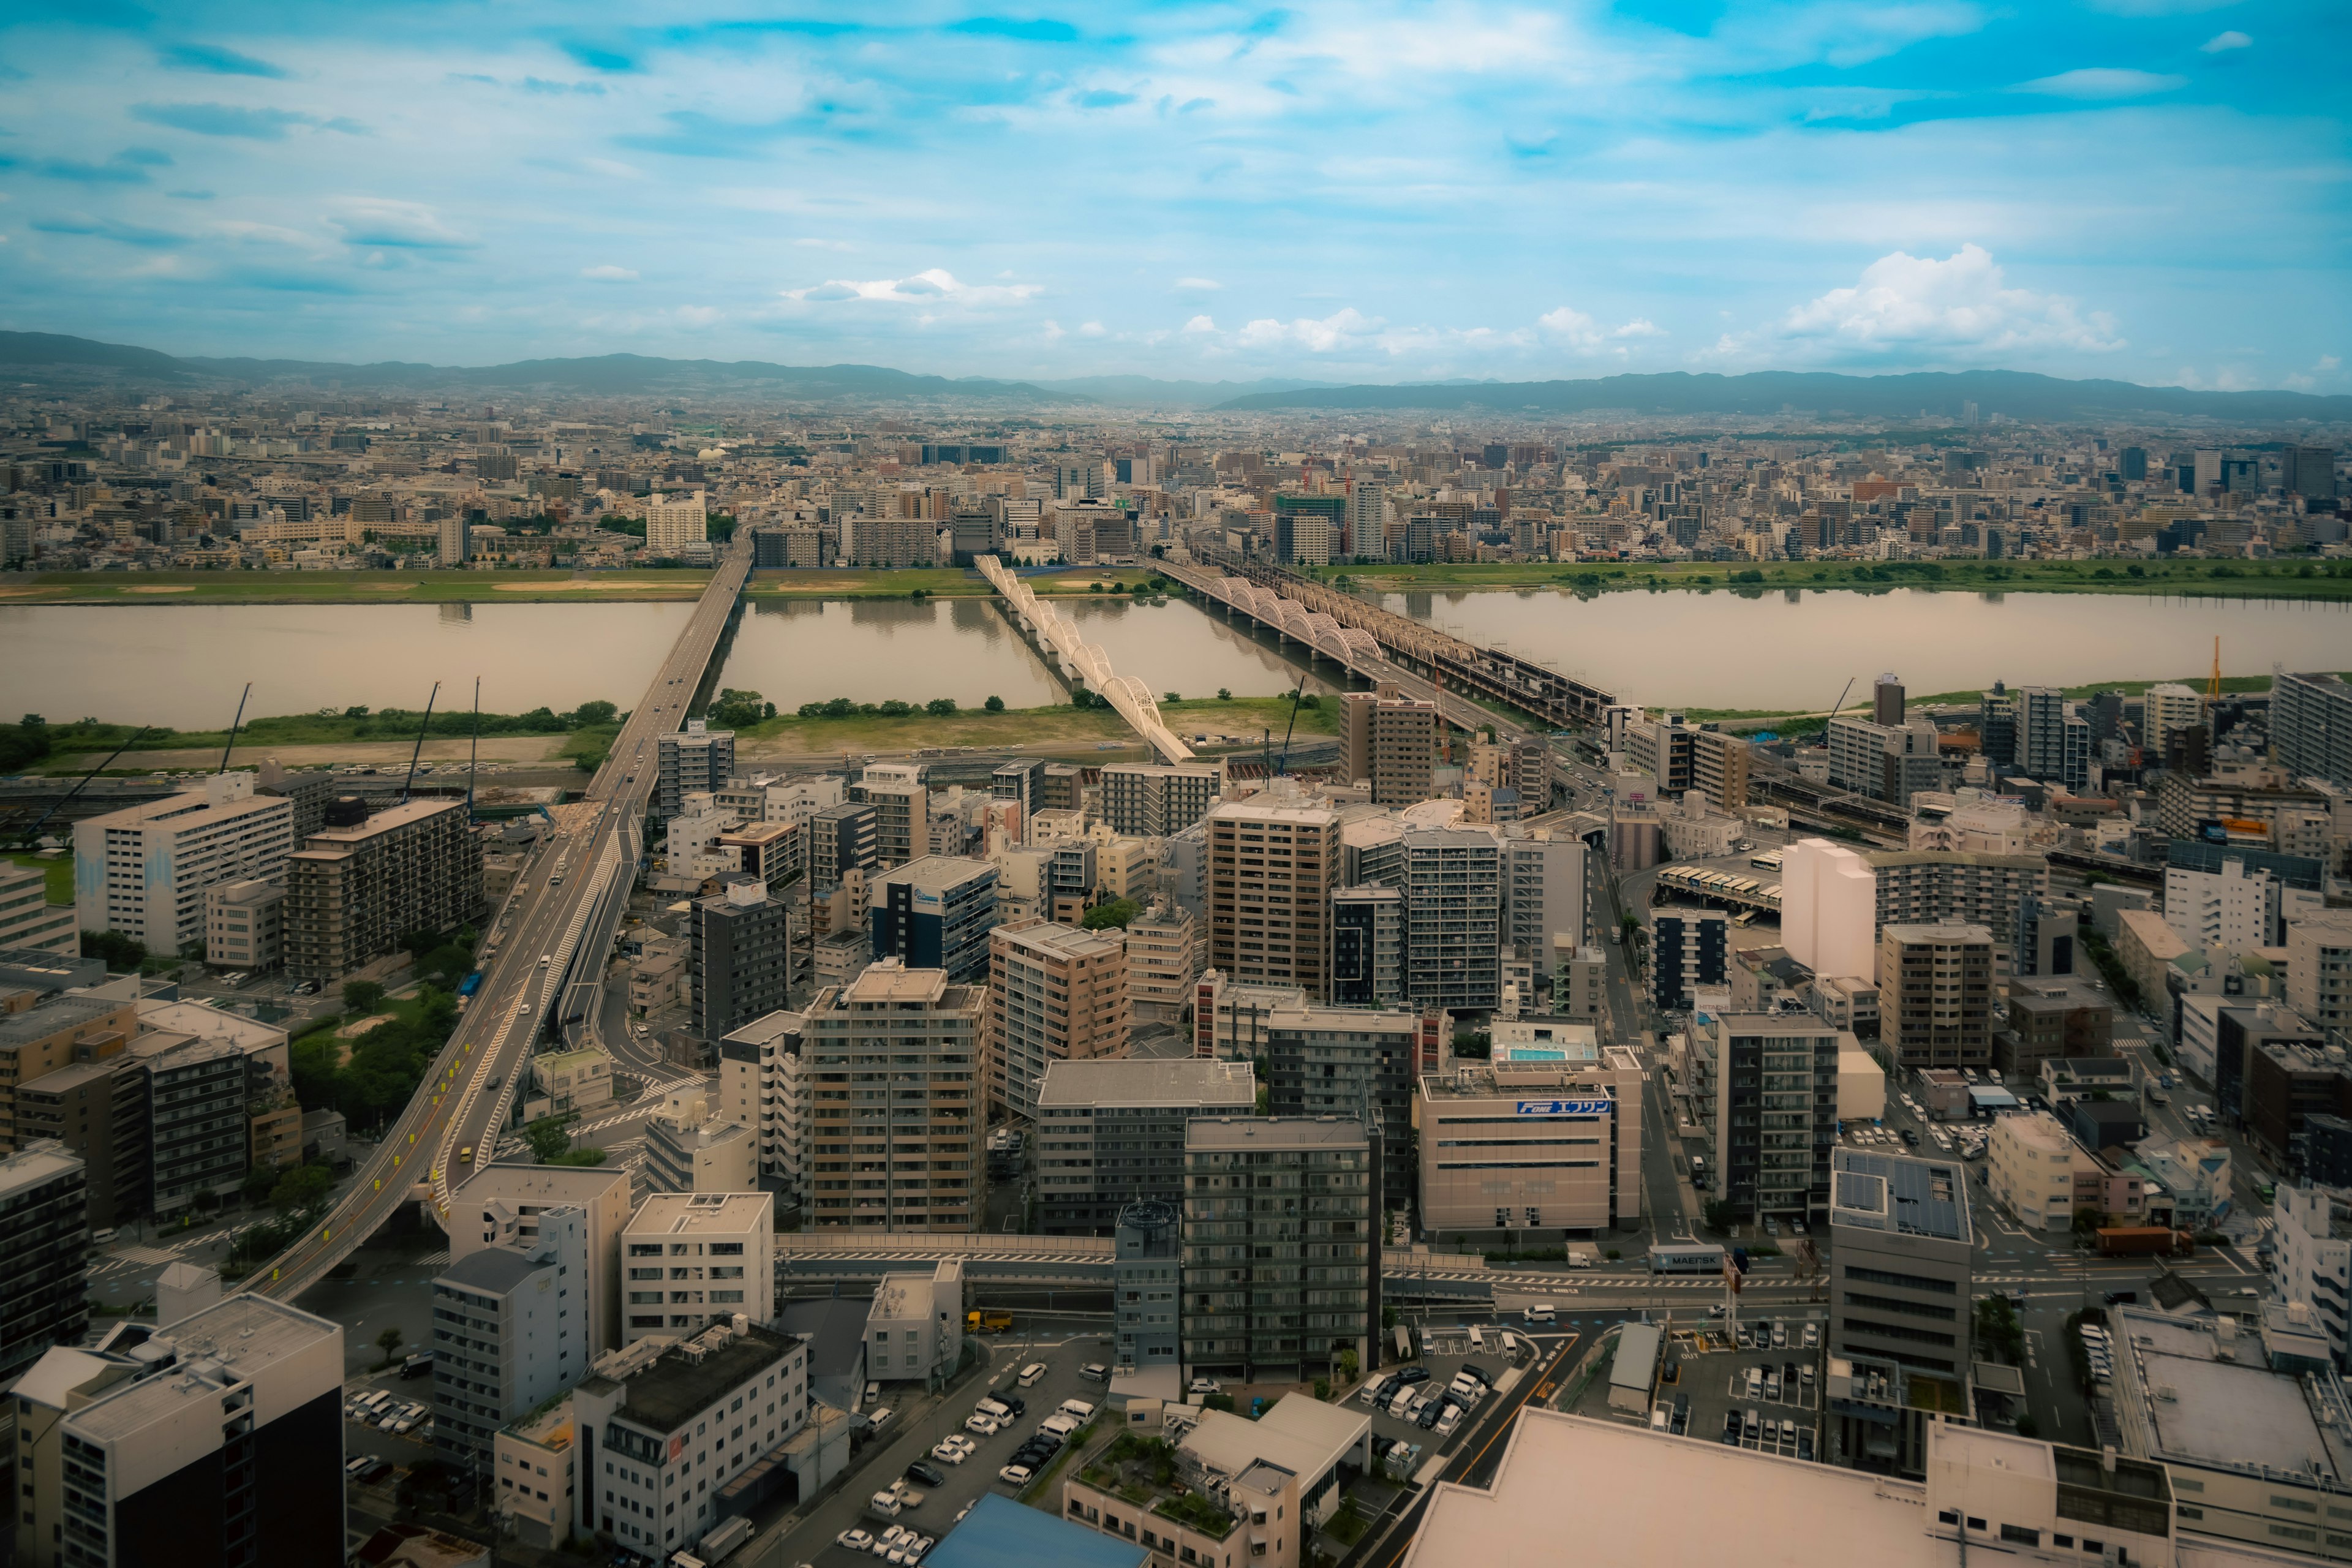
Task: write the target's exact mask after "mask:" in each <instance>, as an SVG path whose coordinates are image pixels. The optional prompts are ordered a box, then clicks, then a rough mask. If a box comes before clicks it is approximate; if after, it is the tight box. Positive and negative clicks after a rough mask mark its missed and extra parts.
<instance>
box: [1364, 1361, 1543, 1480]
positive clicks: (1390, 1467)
mask: <svg viewBox="0 0 2352 1568" xmlns="http://www.w3.org/2000/svg"><path fill="white" fill-rule="evenodd" d="M1544 1332H1545V1333H1546V1334H1547V1335H1548V1336H1555V1337H1551V1338H1548V1339H1547V1340H1546V1343H1547V1344H1557V1343H1558V1340H1557V1337H1556V1335H1557V1331H1556V1330H1554V1329H1546V1330H1545V1331H1544ZM1571 1332H1572V1331H1571ZM1474 1333H1475V1336H1476V1338H1475V1341H1474V1339H1473V1337H1472V1336H1473V1334H1474ZM1506 1336H1507V1338H1506ZM1414 1349H1415V1350H1416V1351H1418V1352H1420V1353H1419V1354H1418V1355H1417V1356H1416V1357H1415V1359H1413V1360H1412V1361H1409V1362H1392V1363H1388V1364H1384V1365H1383V1366H1381V1368H1380V1370H1378V1371H1377V1372H1375V1373H1373V1374H1372V1375H1371V1376H1370V1377H1369V1378H1367V1379H1366V1380H1365V1381H1364V1384H1363V1385H1362V1386H1360V1387H1359V1388H1357V1389H1355V1390H1353V1391H1351V1392H1350V1393H1349V1396H1348V1401H1349V1407H1350V1408H1352V1409H1354V1410H1356V1411H1358V1412H1360V1413H1362V1414H1367V1415H1370V1416H1371V1418H1372V1433H1373V1435H1374V1436H1375V1437H1377V1438H1379V1439H1381V1440H1382V1441H1383V1442H1384V1443H1387V1444H1390V1445H1396V1444H1402V1445H1403V1446H1404V1447H1403V1451H1402V1452H1401V1453H1399V1454H1398V1455H1397V1456H1396V1458H1394V1460H1393V1461H1389V1462H1387V1463H1385V1464H1384V1468H1385V1469H1386V1470H1387V1473H1388V1474H1390V1475H1391V1476H1392V1477H1394V1478H1396V1479H1409V1478H1410V1477H1411V1476H1412V1474H1414V1472H1415V1471H1417V1470H1418V1469H1420V1468H1421V1467H1422V1466H1423V1465H1425V1464H1427V1463H1428V1462H1429V1460H1430V1458H1433V1456H1435V1455H1437V1454H1440V1453H1444V1452H1449V1451H1451V1449H1452V1448H1453V1447H1454V1444H1455V1442H1456V1441H1457V1440H1458V1439H1459V1438H1460V1436H1461V1435H1462V1434H1463V1433H1464V1432H1465V1431H1466V1430H1467V1429H1469V1428H1471V1427H1473V1426H1476V1425H1477V1423H1478V1419H1479V1417H1480V1415H1482V1414H1483V1413H1484V1412H1485V1411H1486V1407H1487V1405H1488V1404H1489V1403H1490V1402H1492V1401H1493V1399H1494V1398H1495V1397H1496V1394H1497V1393H1500V1392H1507V1391H1508V1390H1509V1389H1511V1388H1512V1387H1515V1386H1516V1385H1517V1383H1518V1380H1519V1378H1520V1377H1521V1376H1522V1375H1524V1373H1525V1369H1526V1368H1527V1366H1528V1363H1529V1362H1531V1361H1532V1360H1533V1359H1534V1356H1535V1353H1536V1342H1534V1341H1532V1340H1530V1339H1529V1338H1528V1335H1527V1334H1526V1332H1525V1331H1521V1330H1518V1329H1516V1328H1505V1327H1500V1326H1496V1327H1488V1326H1486V1325H1463V1326H1451V1325H1435V1326H1431V1327H1429V1328H1427V1329H1425V1330H1424V1331H1423V1333H1422V1335H1420V1336H1418V1337H1416V1339H1415V1342H1414ZM1390 1351H1391V1354H1392V1353H1393V1351H1394V1347H1393V1346H1391V1347H1390ZM1465 1368H1466V1369H1471V1370H1470V1374H1469V1376H1468V1378H1467V1379H1466V1380H1465V1378H1464V1375H1463V1374H1464V1372H1465ZM1481 1374H1483V1377H1482V1375H1481ZM1384 1385H1387V1386H1391V1387H1392V1388H1393V1389H1394V1393H1393V1394H1391V1397H1390V1398H1389V1399H1386V1400H1383V1401H1382V1402H1381V1405H1379V1406H1378V1407H1377V1408H1375V1407H1373V1406H1372V1405H1370V1403H1369V1402H1368V1401H1367V1399H1366V1397H1365V1395H1366V1394H1370V1393H1376V1392H1378V1391H1379V1390H1380V1389H1381V1387H1382V1386H1384ZM1457 1388H1458V1389H1459V1390H1460V1392H1458V1393H1452V1394H1451V1396H1450V1397H1449V1391H1453V1390H1455V1389H1457ZM1399 1395H1402V1399H1400V1398H1399V1397H1398V1396H1399ZM1449 1407H1450V1408H1451V1409H1452V1410H1453V1411H1454V1414H1453V1415H1450V1416H1449V1415H1446V1414H1445V1412H1446V1411H1447V1409H1448V1408H1449Z"/></svg>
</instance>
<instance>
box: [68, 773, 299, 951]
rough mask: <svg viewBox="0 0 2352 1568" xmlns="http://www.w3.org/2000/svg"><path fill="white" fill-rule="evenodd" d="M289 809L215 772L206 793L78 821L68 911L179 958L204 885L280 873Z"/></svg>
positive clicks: (289, 836) (198, 915)
mask: <svg viewBox="0 0 2352 1568" xmlns="http://www.w3.org/2000/svg"><path fill="white" fill-rule="evenodd" d="M293 852H294V803H293V802H292V801H291V800H289V799H286V798H283V797H281V796H278V795H255V794H254V793H253V775H252V774H251V773H215V774H214V775H213V776H212V777H210V778H207V779H206V780H205V782H204V787H203V788H202V789H194V790H188V791H185V792H184V793H182V794H179V795H172V796H170V797H168V798H167V799H163V800H154V801H146V802H142V804H140V805H131V806H125V807H124V808H123V809H121V811H110V812H108V813H107V814H106V815H105V816H93V817H90V818H89V819H87V820H85V821H82V822H78V823H76V824H74V914H75V916H76V918H77V919H79V921H80V922H81V929H82V930H84V931H121V933H122V934H123V935H125V936H127V937H130V938H131V939H132V940H134V941H137V942H145V943H146V944H147V947H148V950H149V951H150V952H158V953H164V954H176V953H177V952H179V951H180V949H181V948H182V947H183V946H184V945H185V944H187V943H190V942H201V941H203V940H204V934H205V889H207V888H209V887H211V886H212V885H213V884H215V882H234V881H238V880H241V879H245V878H248V877H278V876H282V875H284V874H285V870H286V860H287V857H288V856H289V855H291V854H292V853H293Z"/></svg>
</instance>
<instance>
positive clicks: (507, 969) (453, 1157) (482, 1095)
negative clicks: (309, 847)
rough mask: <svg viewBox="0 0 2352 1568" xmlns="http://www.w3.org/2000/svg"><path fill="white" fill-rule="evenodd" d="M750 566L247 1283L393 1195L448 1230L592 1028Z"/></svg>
mask: <svg viewBox="0 0 2352 1568" xmlns="http://www.w3.org/2000/svg"><path fill="white" fill-rule="evenodd" d="M750 574H751V554H750V550H749V545H748V542H739V543H737V544H736V545H735V546H734V547H733V548H731V549H730V550H729V552H727V555H726V556H725V558H724V559H723V560H722V561H721V562H720V563H719V570H718V572H717V573H716V574H714V575H713V576H712V578H711V580H710V583H709V586H708V587H706V588H705V589H704V590H703V593H702V597H701V599H700V600H699V601H698V603H697V604H696V605H695V607H694V614H693V616H691V617H690V618H689V619H688V622H687V625H686V629H685V630H684V631H682V632H681V633H679V634H678V638H677V643H676V644H675V645H674V646H673V647H671V649H670V652H669V656H668V657H667V658H666V659H665V660H664V661H663V663H662V666H661V668H660V669H659V670H658V671H657V672H656V674H655V676H654V679H653V685H652V687H651V689H649V690H647V691H646V695H645V698H644V700H641V701H640V702H639V703H638V704H637V706H636V708H635V710H634V711H632V712H631V713H630V715H629V718H628V721H627V722H626V723H625V724H624V725H623V726H622V727H621V732H620V734H619V736H618V737H617V738H615V739H614V742H613V749H612V751H611V752H610V753H609V754H608V755H607V756H606V758H605V760H604V766H602V767H601V768H599V769H597V771H596V775H595V777H594V778H593V780H592V781H591V782H590V784H589V785H588V789H587V793H586V795H585V796H584V797H583V798H584V802H585V804H586V805H591V806H593V808H594V809H593V812H588V813H574V812H572V811H570V809H569V808H567V813H566V815H567V818H568V821H569V826H564V827H561V828H559V830H558V831H557V832H556V833H555V834H554V835H553V836H552V837H551V838H550V840H549V841H548V842H546V843H544V844H543V845H541V847H540V848H539V849H538V850H537V851H536V852H535V853H534V854H533V856H532V858H531V860H530V864H529V865H528V866H527V867H526V868H524V870H523V872H522V874H521V875H520V877H519V878H518V879H516V885H515V890H514V892H513V893H512V894H510V895H509V899H508V902H507V905H506V908H505V909H504V910H502V911H501V912H500V913H499V915H498V917H497V918H496V919H495V920H494V921H493V922H492V924H491V927H490V931H489V934H488V937H487V938H486V939H485V942H484V945H483V951H482V969H483V973H482V984H481V986H480V988H479V989H478V990H477V991H476V992H475V994H474V998H473V1001H472V1003H471V1004H470V1005H468V1007H467V1012H466V1015H465V1016H464V1017H462V1018H460V1019H459V1020H458V1021H457V1029H456V1031H455V1032H453V1033H452V1034H451V1035H450V1037H449V1041H448V1044H446V1046H444V1047H442V1048H441V1053H440V1055H439V1056H438V1057H436V1058H435V1060H434V1062H433V1066H432V1068H430V1069H429V1070H428V1071H427V1072H426V1074H425V1080H424V1083H423V1084H422V1085H421V1086H420V1087H419V1088H418V1089H417V1092H416V1095H415V1099H413V1100H410V1101H409V1103H408V1106H407V1108H406V1109H405V1110H403V1111H402V1112H401V1114H400V1117H399V1119H398V1120H397V1121H394V1123H393V1126H392V1128H391V1130H390V1131H389V1132H387V1133H386V1134H385V1136H384V1139H383V1142H381V1143H379V1144H378V1145H377V1147H376V1152H375V1153H374V1154H373V1155H372V1156H371V1157H370V1158H369V1160H368V1163H367V1164H366V1165H365V1166H364V1167H362V1169H361V1171H360V1172H359V1176H358V1180H357V1181H356V1182H354V1183H353V1184H352V1187H351V1189H350V1190H349V1191H348V1192H347V1193H345V1194H344V1195H343V1196H342V1197H341V1199H340V1200H339V1201H338V1202H337V1203H336V1204H335V1205H334V1207H333V1209H332V1210H331V1212H330V1213H329V1214H328V1215H326V1216H325V1217H324V1218H323V1219H320V1220H319V1221H317V1222H315V1223H314V1224H312V1225H311V1226H310V1227H309V1228H308V1229H307V1230H305V1231H304V1233H303V1235H302V1237H301V1239H300V1240H299V1241H297V1242H296V1243H294V1245H293V1246H291V1247H289V1248H287V1250H286V1251H285V1252H283V1253H282V1254H280V1255H279V1256H278V1257H277V1258H273V1259H271V1260H270V1261H269V1262H268V1263H267V1264H265V1265H263V1266H262V1267H261V1268H259V1269H257V1271H256V1272H255V1273H254V1274H253V1275H252V1276H251V1278H250V1280H249V1282H248V1288H249V1289H254V1290H256V1291H257V1292H259V1293H260V1294H263V1295H266V1296H269V1297H271V1298H273V1299H275V1300H281V1301H290V1300H294V1298H296V1297H297V1296H299V1295H300V1294H301V1293H302V1292H303V1291H304V1290H307V1289H310V1287H311V1286H312V1285H314V1284H316V1283H318V1282H319V1281H320V1279H324V1278H325V1277H326V1275H327V1273H328V1271H329V1270H331V1269H332V1268H334V1267H335V1265H337V1264H338V1263H341V1261H342V1260H343V1259H344V1258H348V1257H349V1256H350V1255H351V1254H352V1252H353V1251H354V1250H356V1249H357V1248H358V1247H359V1245H360V1244H361V1243H362V1242H363V1241H365V1240H366V1239H367V1238H368V1237H369V1236H371V1235H372V1234H373V1233H374V1231H375V1229H376V1227H377V1226H381V1225H382V1224H383V1222H384V1220H385V1219H386V1218H388V1217H389V1216H390V1215H392V1213H393V1211H394V1210H395V1209H397V1208H398V1207H399V1206H400V1205H402V1204H404V1203H406V1202H410V1201H413V1200H414V1199H415V1198H418V1197H425V1198H427V1199H429V1201H430V1204H431V1206H432V1212H433V1213H434V1214H435V1215H436V1217H437V1218H439V1219H440V1220H441V1221H442V1222H443V1224H444V1225H445V1226H446V1222H447V1219H448V1215H449V1211H450V1207H451V1205H453V1203H454V1202H455V1201H456V1196H457V1190H458V1189H459V1188H460V1187H462V1186H463V1185H464V1184H465V1181H466V1179H467V1177H468V1176H470V1175H472V1174H473V1173H474V1171H475V1170H476V1169H477V1168H478V1164H480V1165H487V1164H488V1163H489V1161H490V1159H491V1157H492V1154H493V1152H495V1149H496V1147H497V1144H498V1140H499V1132H500V1131H502V1130H503V1129H504V1128H505V1127H506V1124H507V1122H508V1120H509V1115H510V1113H511V1110H512V1107H513V1104H514V1098H515V1095H516V1094H517V1093H518V1092H519V1090H520V1088H521V1080H522V1078H523V1075H524V1073H525V1072H526V1071H527V1070H528V1068H529V1064H530V1056H531V1053H532V1051H533V1049H534V1047H535V1046H536V1045H537V1043H538V1041H539V1040H540V1039H541V1037H542V1035H543V1034H544V1033H545V1031H546V1030H547V1029H548V1027H549V1026H551V1025H552V1026H555V1027H556V1028H557V1029H558V1030H559V1031H560V1032H561V1033H562V1036H563V1037H565V1038H566V1040H567V1041H570V1042H572V1043H577V1042H578V1041H579V1040H581V1039H583V1038H586V1037H589V1032H590V1031H593V1028H594V1019H595V1017H596V1014H597V1008H596V1007H595V1005H594V996H595V992H596V988H597V986H598V984H600V983H601V979H602V976H603V973H604V956H605V954H606V953H607V952H610V951H611V950H612V945H613V936H614V931H615V930H617V928H618V926H619V922H620V918H621V913H622V911H623V910H625V908H626V906H627V902H628V889H629V887H630V885H631V884H632V883H633V882H634V881H635V877H636V867H637V855H638V835H639V833H640V832H641V831H642V825H643V823H644V820H645V815H646V804H647V802H648V801H649V800H650V799H651V797H652V795H653V790H654V785H655V783H656V775H657V773H658V771H659V770H658V768H657V767H656V741H657V740H658V739H659V738H660V737H661V736H662V735H664V734H667V733H669V732H670V731H675V730H677V729H678V728H679V727H680V725H681V724H682V723H683V721H684V720H685V718H686V711H687V708H688V705H689V704H690V703H691V701H692V700H693V697H694V692H695V689H696V688H697V686H698V684H699V682H700V681H701V679H702V677H703V673H704V671H705V670H706V669H707V668H708V667H709V662H710V659H711V657H712V655H713V653H714V652H715V650H716V649H717V647H718V646H719V637H720V636H721V635H722V634H723V633H724V632H725V630H726V628H727V624H728V621H729V619H730V617H731V616H733V615H734V613H735V609H736V606H737V605H738V603H739V602H740V598H741V595H742V592H743V583H744V580H745V578H747V577H748V576H749V575H750Z"/></svg>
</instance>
